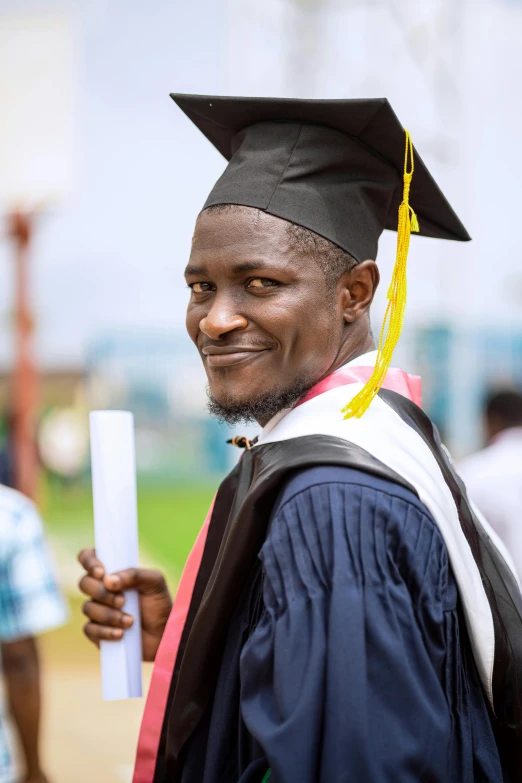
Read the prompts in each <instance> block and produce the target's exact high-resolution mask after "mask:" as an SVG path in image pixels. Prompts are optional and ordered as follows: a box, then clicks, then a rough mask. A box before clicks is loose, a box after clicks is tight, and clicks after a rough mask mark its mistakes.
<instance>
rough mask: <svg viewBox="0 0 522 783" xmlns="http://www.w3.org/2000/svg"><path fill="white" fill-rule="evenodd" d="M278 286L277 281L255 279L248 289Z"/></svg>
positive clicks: (250, 282) (251, 281) (262, 278)
mask: <svg viewBox="0 0 522 783" xmlns="http://www.w3.org/2000/svg"><path fill="white" fill-rule="evenodd" d="M277 285H278V283H276V281H275V280H270V279H269V278H268V277H254V279H253V280H250V281H249V283H248V286H247V288H274V286H277Z"/></svg>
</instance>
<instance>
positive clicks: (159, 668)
mask: <svg viewBox="0 0 522 783" xmlns="http://www.w3.org/2000/svg"><path fill="white" fill-rule="evenodd" d="M372 372H373V367H345V368H342V369H340V370H337V372H334V373H332V375H329V376H328V377H327V378H325V379H324V380H322V381H320V382H319V383H318V384H316V385H315V386H314V387H313V388H312V389H310V391H309V392H308V394H306V395H305V396H304V397H303V399H302V400H301V401H300V402H298V403H297V405H302V404H303V403H304V402H308V400H312V399H313V398H314V397H317V396H318V395H319V394H324V392H327V391H330V389H336V388H338V387H339V386H346V385H348V384H350V383H366V381H367V380H368V379H369V378H370V376H371V374H372ZM383 388H385V389H389V390H390V391H395V392H398V394H402V396H403V397H407V398H408V399H409V400H412V401H413V402H414V403H415V404H416V405H419V406H420V405H421V379H420V378H419V377H418V376H416V375H408V373H405V372H404V371H403V370H397V369H394V368H391V369H389V370H388V373H387V375H386V379H385V381H384V383H383ZM346 401H347V402H348V401H349V400H348V399H347V400H346ZM296 407H297V406H296ZM213 508H214V502H212V505H211V507H210V510H209V512H208V514H207V518H206V520H205V524H204V525H203V527H202V528H201V531H200V533H199V535H198V537H197V539H196V543H195V544H194V547H193V549H192V551H191V553H190V555H189V556H188V559H187V562H186V564H185V568H184V569H183V575H182V577H181V581H180V583H179V588H178V592H177V594H176V599H175V601H174V606H173V608H172V612H171V614H170V617H169V619H168V622H167V625H166V627H165V631H164V633H163V638H162V640H161V644H160V646H159V649H158V652H157V655H156V661H155V663H154V670H153V672H152V679H151V682H150V687H149V693H148V696H147V702H146V704H145V711H144V713H143V719H142V722H141V729H140V736H139V739H138V749H137V752H136V764H135V767H134V777H133V779H132V783H153V781H154V771H155V767H156V757H157V753H158V747H159V741H160V736H161V729H162V726H163V718H164V716H165V709H166V706H167V698H168V694H169V687H170V682H171V679H172V672H173V670H174V664H175V662H176V656H177V653H178V647H179V643H180V640H181V635H182V633H183V628H184V626H185V620H186V618H187V614H188V610H189V607H190V602H191V600H192V593H193V591H194V585H195V582H196V577H197V574H198V571H199V567H200V565H201V558H202V557H203V550H204V548H205V542H206V539H207V532H208V526H209V523H210V517H211V515H212V510H213Z"/></svg>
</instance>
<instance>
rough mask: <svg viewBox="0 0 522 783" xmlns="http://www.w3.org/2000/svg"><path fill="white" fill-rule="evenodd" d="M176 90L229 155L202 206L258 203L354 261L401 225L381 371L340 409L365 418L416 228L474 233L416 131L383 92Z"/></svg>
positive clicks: (397, 315)
mask: <svg viewBox="0 0 522 783" xmlns="http://www.w3.org/2000/svg"><path fill="white" fill-rule="evenodd" d="M171 97H172V98H173V100H174V101H175V102H176V103H177V104H178V106H179V107H180V108H181V109H182V110H183V111H184V112H185V114H186V115H187V116H188V117H189V118H190V119H191V120H192V122H193V123H194V124H195V125H197V127H198V128H199V129H200V130H201V131H202V133H204V134H205V136H206V137H207V139H209V140H210V141H211V142H212V144H213V145H214V146H215V147H216V148H217V149H218V150H219V151H220V152H221V153H222V154H223V155H224V156H225V158H226V159H227V160H228V161H229V164H228V166H227V168H226V169H225V171H224V173H223V174H222V176H221V177H220V178H219V180H218V181H217V183H216V185H215V186H214V188H213V190H212V192H211V194H210V196H209V197H208V199H207V201H206V203H205V206H204V208H205V207H210V206H213V205H215V204H241V205H243V206H247V207H257V208H258V209H262V210H264V211H265V212H268V213H270V214H271V215H275V216H277V217H280V218H284V219H285V220H288V221H290V222H291V223H297V224H298V225H301V226H304V227H305V228H309V229H311V230H312V231H314V232H315V233H316V234H320V235H321V236H323V237H325V238H326V239H329V240H330V241H331V242H334V243H335V244H336V245H338V246H339V247H341V248H343V250H346V251H347V252H348V253H350V255H352V256H353V257H354V258H355V259H356V260H357V261H365V260H366V259H375V258H376V257H377V245H378V241H379V237H380V235H381V233H382V232H383V230H384V229H385V228H389V229H392V230H396V231H397V256H396V259H395V266H394V269H393V275H392V280H391V284H390V287H389V289H388V300H389V301H388V307H387V309H386V314H385V316H384V323H383V327H382V330H381V337H380V340H379V346H378V351H377V360H376V363H375V369H374V371H373V373H372V375H371V377H370V379H369V380H368V382H367V383H366V384H365V385H364V386H363V388H362V389H361V391H360V392H359V393H358V394H357V395H356V396H355V397H354V398H353V400H351V402H350V403H349V404H348V405H347V406H346V407H345V408H343V411H342V412H343V413H344V414H345V415H346V418H348V417H350V416H362V415H363V413H364V411H365V410H366V409H367V408H368V406H369V405H370V404H371V402H372V400H373V399H374V397H375V395H376V394H377V392H378V391H379V389H380V388H381V386H382V384H383V382H384V379H385V377H386V373H387V371H388V369H389V367H390V363H391V359H392V355H393V351H394V348H395V346H396V345H397V342H398V340H399V337H400V335H401V331H402V325H403V322H404V313H405V308H406V292H407V282H406V261H407V258H408V249H409V244H410V233H411V232H412V231H414V232H417V233H420V234H422V235H423V236H428V237H437V238H440V239H459V240H464V241H465V240H468V239H470V237H469V235H468V233H467V231H466V229H465V228H464V226H463V225H462V223H461V222H460V220H459V219H458V217H457V215H456V214H455V212H454V211H453V209H452V208H451V206H450V205H449V203H448V201H447V200H446V198H445V196H444V195H443V193H442V191H441V190H440V188H439V187H438V186H437V184H436V182H435V180H434V179H433V177H432V176H431V174H430V173H429V171H428V169H427V168H426V166H425V165H424V163H423V162H422V160H421V159H420V157H419V156H418V154H417V152H416V151H415V150H414V148H413V144H412V142H411V138H410V134H409V133H408V132H407V131H405V129H404V128H403V127H402V125H401V124H400V122H399V120H398V119H397V116H396V115H395V113H394V111H393V109H392V108H391V106H390V104H389V103H388V101H387V100H386V99H385V98H378V99H373V98H372V99H369V100H359V99H355V100H336V101H332V100H323V101H319V100H292V99H286V98H223V97H216V96H210V95H180V94H177V93H173V94H172V95H171ZM414 171H415V176H413V174H414Z"/></svg>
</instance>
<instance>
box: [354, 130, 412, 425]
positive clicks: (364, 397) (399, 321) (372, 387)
mask: <svg viewBox="0 0 522 783" xmlns="http://www.w3.org/2000/svg"><path fill="white" fill-rule="evenodd" d="M405 133H406V149H405V152H404V176H403V179H404V189H403V195H402V202H401V205H400V207H399V220H398V225H397V254H396V257H395V266H394V268H393V275H392V279H391V283H390V287H389V289H388V295H387V298H388V305H387V307H386V312H385V314H384V320H383V322H382V327H381V334H380V337H379V346H378V349H377V360H376V362H375V369H374V371H373V373H372V374H371V377H370V378H369V380H368V381H367V382H366V384H365V385H364V386H363V388H362V389H361V391H360V392H359V393H358V394H356V395H355V397H354V398H353V400H351V402H349V403H348V405H346V406H345V407H344V408H343V409H342V410H341V413H344V418H345V419H350V418H352V417H353V416H356V417H357V418H358V419H360V418H361V416H362V415H363V414H364V412H365V411H367V410H368V408H369V406H370V404H371V402H372V400H373V399H374V398H375V397H376V396H377V394H378V392H379V389H380V388H381V386H382V385H383V383H384V379H385V378H386V374H387V372H388V370H389V368H390V364H391V360H392V356H393V352H394V350H395V346H396V345H397V343H398V342H399V338H400V336H401V332H402V327H403V324H404V313H405V310H406V297H407V280H406V262H407V260H408V250H409V248H410V234H411V232H412V231H414V232H415V233H417V232H418V231H419V221H418V220H417V215H416V214H415V212H414V211H413V209H412V207H411V206H410V185H411V180H412V177H413V170H414V161H413V144H412V141H411V137H410V134H409V133H408V131H407V130H405ZM385 334H386V338H385Z"/></svg>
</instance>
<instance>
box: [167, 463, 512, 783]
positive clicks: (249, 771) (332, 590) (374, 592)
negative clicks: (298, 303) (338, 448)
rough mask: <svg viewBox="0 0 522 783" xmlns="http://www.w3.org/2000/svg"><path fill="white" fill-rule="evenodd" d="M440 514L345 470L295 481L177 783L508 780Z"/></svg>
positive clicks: (280, 506) (275, 517)
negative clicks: (462, 618)
mask: <svg viewBox="0 0 522 783" xmlns="http://www.w3.org/2000/svg"><path fill="white" fill-rule="evenodd" d="M459 611H460V610H459V602H458V593H457V588H456V583H455V579H454V577H453V574H452V571H451V568H450V566H449V563H448V553H447V549H446V546H445V544H444V541H443V539H442V536H441V534H440V532H439V531H438V529H437V527H436V525H435V522H434V520H433V518H432V517H431V515H430V514H429V513H427V510H426V508H425V507H424V506H423V505H422V504H421V503H420V502H419V500H418V498H416V497H415V496H414V495H413V494H412V493H411V492H410V491H409V490H407V489H405V488H403V487H401V486H399V485H397V484H394V483H392V482H390V481H386V480H383V479H380V478H377V477H375V476H372V475H370V474H365V473H362V472H360V471H356V470H353V469H350V468H333V469H332V468H324V467H319V468H312V469H308V470H305V471H303V472H301V473H299V474H297V475H296V476H294V477H293V478H292V479H290V481H289V482H288V483H287V484H286V486H285V488H284V489H283V491H282V493H281V496H280V498H279V499H278V501H277V504H276V506H275V509H274V511H273V514H272V518H271V522H270V528H269V532H268V536H267V539H266V542H265V543H264V545H263V547H262V549H261V553H260V563H259V566H256V567H255V568H254V570H253V572H252V574H251V577H250V579H249V580H248V583H247V585H246V587H245V589H244V591H243V593H242V596H241V599H240V601H239V604H238V607H237V609H236V611H235V613H234V616H233V618H232V621H231V623H230V627H229V630H228V633H227V640H226V645H225V650H224V654H223V660H222V663H221V666H220V670H219V677H218V682H217V687H216V691H215V695H214V698H213V701H212V703H211V704H210V705H209V707H208V708H207V711H206V713H205V716H204V719H203V720H202V721H201V723H200V724H199V726H198V728H197V729H196V731H195V733H194V735H193V736H192V738H191V740H190V741H189V743H188V746H187V749H186V752H185V758H184V760H183V773H182V776H181V780H182V783H237V782H238V781H241V783H258V781H260V780H261V779H262V776H263V774H264V773H265V772H266V770H267V769H268V768H271V770H272V772H271V776H270V779H269V780H270V783H293V782H294V781H295V782H296V783H297V781H299V783H341V781H346V783H348V782H349V781H356V782H357V783H362V782H363V781H372V782H375V783H381V782H382V783H384V781H386V783H388V781H390V782H391V781H397V783H408V781H411V783H418V781H421V780H426V781H431V783H436V782H438V781H440V783H473V781H481V782H482V783H497V782H500V781H503V780H504V779H505V780H507V779H508V778H507V777H506V778H504V777H503V774H502V770H501V765H500V759H499V753H498V749H497V745H496V742H495V737H494V734H493V729H492V725H491V720H490V717H489V714H488V708H487V704H486V698H485V696H484V693H483V691H482V688H481V685H480V682H479V679H478V675H477V671H476V667H475V664H474V661H473V658H472V656H471V651H470V648H469V643H468V641H467V635H466V631H465V628H463V627H461V621H460V617H459Z"/></svg>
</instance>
